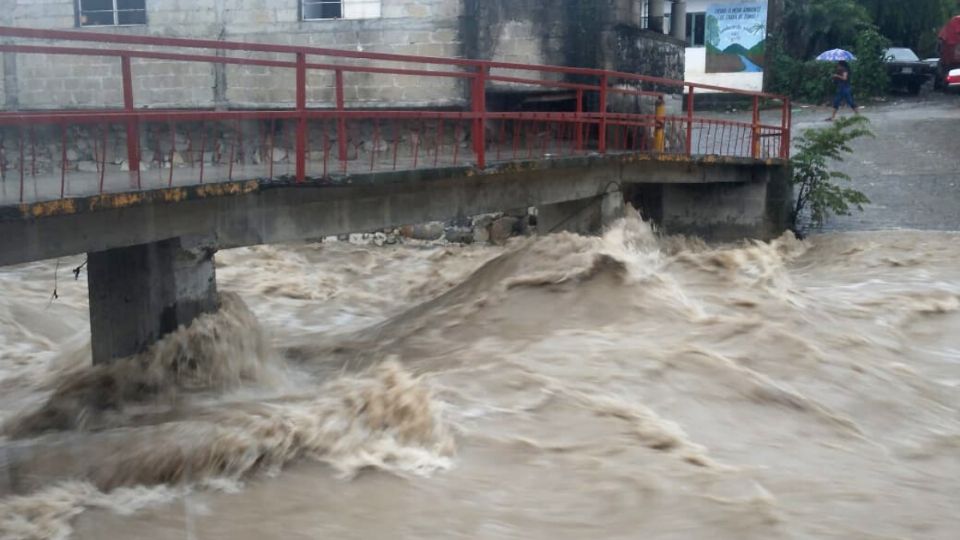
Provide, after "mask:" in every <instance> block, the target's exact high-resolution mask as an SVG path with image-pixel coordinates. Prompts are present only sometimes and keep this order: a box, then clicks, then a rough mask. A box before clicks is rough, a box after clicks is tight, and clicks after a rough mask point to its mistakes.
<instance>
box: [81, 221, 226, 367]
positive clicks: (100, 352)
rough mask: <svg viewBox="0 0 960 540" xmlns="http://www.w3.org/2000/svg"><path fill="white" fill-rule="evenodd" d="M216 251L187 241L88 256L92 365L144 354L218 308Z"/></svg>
mask: <svg viewBox="0 0 960 540" xmlns="http://www.w3.org/2000/svg"><path fill="white" fill-rule="evenodd" d="M214 252H215V250H214V249H213V248H210V247H208V246H206V245H204V244H203V243H199V242H196V241H192V240H190V239H187V238H171V239H167V240H160V241H157V242H151V243H148V244H139V245H134V246H129V247H121V248H116V249H109V250H106V251H98V252H93V253H89V254H88V255H87V276H88V277H87V281H88V284H89V295H90V332H91V344H92V349H93V362H94V364H98V363H103V362H109V361H111V360H114V359H117V358H123V357H126V356H130V355H133V354H137V353H139V352H142V351H144V350H146V349H147V348H148V347H149V346H150V345H152V344H153V343H154V342H156V341H157V340H158V339H160V338H161V337H163V336H164V335H166V334H169V333H170V332H173V331H174V330H176V329H177V328H178V327H179V326H181V325H189V324H190V323H191V322H192V321H193V320H194V319H195V318H196V317H197V316H199V315H201V314H203V313H210V312H214V311H216V310H217V308H218V300H217V282H216V277H215V270H214V262H213V254H214Z"/></svg>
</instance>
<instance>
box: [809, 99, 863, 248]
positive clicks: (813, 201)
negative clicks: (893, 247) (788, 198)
mask: <svg viewBox="0 0 960 540" xmlns="http://www.w3.org/2000/svg"><path fill="white" fill-rule="evenodd" d="M868 123H869V120H867V119H866V118H865V117H863V116H851V117H847V118H841V119H839V120H837V121H836V122H834V124H833V125H832V126H830V127H828V128H824V129H808V130H807V131H805V132H804V133H803V135H802V136H801V137H799V138H797V139H796V143H797V148H798V151H797V152H796V153H795V154H794V156H793V158H792V159H791V163H792V165H793V185H794V188H795V189H796V190H797V201H796V205H795V206H794V212H793V223H794V231H796V232H798V233H799V232H801V231H802V230H803V228H804V227H803V223H804V222H805V221H807V220H809V223H810V224H812V225H813V226H815V227H820V226H822V225H823V222H824V221H825V220H826V218H827V217H828V216H829V215H830V214H836V215H850V207H851V206H855V207H856V208H857V209H858V210H861V211H862V210H863V205H864V204H869V203H870V199H868V198H867V196H866V195H864V194H863V193H861V192H859V191H857V190H855V189H852V188H845V187H842V186H839V185H837V184H836V183H834V180H847V181H849V180H850V177H849V176H847V175H846V174H843V173H841V172H839V171H835V170H831V169H830V166H831V165H832V164H833V163H835V162H838V161H843V158H844V156H846V155H847V154H850V153H852V152H853V149H852V148H850V143H851V142H852V141H853V140H855V139H858V138H860V137H863V136H872V133H871V132H870V130H869V129H868V128H867V127H866V124H868Z"/></svg>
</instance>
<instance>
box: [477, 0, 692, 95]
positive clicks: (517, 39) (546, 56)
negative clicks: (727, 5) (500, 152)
mask: <svg viewBox="0 0 960 540" xmlns="http://www.w3.org/2000/svg"><path fill="white" fill-rule="evenodd" d="M464 5H465V17H464V30H463V36H464V38H463V41H464V50H465V51H466V53H467V55H469V56H470V57H473V58H483V59H491V60H495V61H502V62H515V63H527V64H553V65H563V66H575V67H591V68H605V69H612V70H618V71H628V72H632V73H643V74H646V75H653V76H658V77H666V78H672V79H682V78H683V43H682V42H680V41H677V40H673V39H672V38H670V37H668V36H659V35H656V34H654V33H653V32H649V31H646V30H641V29H640V24H639V23H640V20H641V13H642V12H641V8H642V7H643V5H644V2H642V1H641V0H553V1H549V2H545V1H543V0H465V1H464ZM496 74H498V75H505V76H513V77H527V78H529V77H531V73H530V72H529V71H519V70H518V71H511V70H496ZM532 76H533V77H534V78H539V77H544V78H547V77H550V75H549V74H541V73H536V72H534V73H533V74H532ZM494 87H495V88H498V89H502V90H505V91H507V90H513V91H515V90H523V89H524V87H523V86H522V85H516V84H509V83H499V84H496V85H494ZM525 88H526V89H531V87H529V86H528V87H525ZM533 90H538V89H533Z"/></svg>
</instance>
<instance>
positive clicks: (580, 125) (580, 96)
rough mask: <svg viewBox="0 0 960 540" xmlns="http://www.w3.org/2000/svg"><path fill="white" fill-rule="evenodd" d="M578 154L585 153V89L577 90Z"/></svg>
mask: <svg viewBox="0 0 960 540" xmlns="http://www.w3.org/2000/svg"><path fill="white" fill-rule="evenodd" d="M576 126H577V135H576V139H577V152H582V151H583V89H578V90H577V123H576Z"/></svg>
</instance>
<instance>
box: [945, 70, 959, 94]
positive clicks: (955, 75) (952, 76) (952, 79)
mask: <svg viewBox="0 0 960 540" xmlns="http://www.w3.org/2000/svg"><path fill="white" fill-rule="evenodd" d="M947 88H948V89H949V90H950V91H951V92H957V91H960V69H951V70H950V71H949V73H947Z"/></svg>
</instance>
